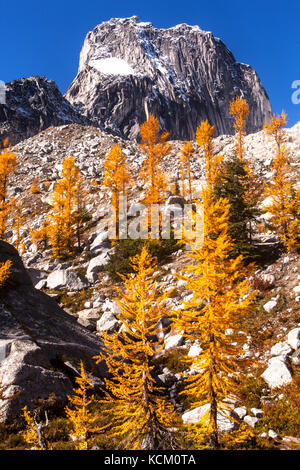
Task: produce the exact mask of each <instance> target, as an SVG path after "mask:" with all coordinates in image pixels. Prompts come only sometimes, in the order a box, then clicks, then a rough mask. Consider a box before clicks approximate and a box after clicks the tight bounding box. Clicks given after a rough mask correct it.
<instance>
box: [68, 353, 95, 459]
mask: <svg viewBox="0 0 300 470" xmlns="http://www.w3.org/2000/svg"><path fill="white" fill-rule="evenodd" d="M75 380H76V383H77V385H78V387H77V388H76V389H74V391H73V396H72V397H69V396H68V399H69V405H68V406H67V407H66V408H65V411H66V414H67V417H68V419H69V421H70V423H71V425H72V429H73V436H74V437H75V448H76V450H87V449H88V435H89V433H91V432H97V430H98V428H96V427H95V425H94V424H95V421H96V419H97V417H96V416H94V417H93V416H92V414H91V410H90V408H91V404H92V403H93V402H94V396H90V397H88V392H89V390H90V389H92V388H93V382H92V379H91V377H90V374H87V373H86V371H85V369H84V366H83V363H82V361H81V363H80V377H76V379H75Z"/></svg>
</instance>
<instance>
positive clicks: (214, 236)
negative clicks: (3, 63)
mask: <svg viewBox="0 0 300 470" xmlns="http://www.w3.org/2000/svg"><path fill="white" fill-rule="evenodd" d="M213 130H214V128H213V127H212V126H210V125H209V124H208V123H207V122H202V123H201V125H200V127H199V128H198V129H197V134H196V135H197V143H198V144H199V145H200V147H201V148H202V150H203V151H204V155H205V163H206V181H207V185H206V187H205V188H203V190H202V201H203V208H204V240H203V246H202V247H201V248H200V249H197V250H194V251H192V252H190V253H189V256H190V257H191V258H192V260H194V264H191V265H190V266H188V267H187V268H186V270H185V271H186V273H187V275H178V277H179V278H180V279H184V280H185V281H186V288H187V289H189V290H191V291H192V294H193V296H192V298H191V299H190V300H188V301H186V302H184V310H183V311H182V312H180V313H179V314H178V317H177V318H176V320H175V326H176V328H177V329H178V330H184V332H185V333H184V334H185V338H186V339H187V340H191V341H196V340H198V341H200V344H201V348H202V351H201V352H200V353H199V354H198V355H197V356H196V357H193V358H188V359H187V361H188V362H189V363H192V364H193V365H192V367H193V369H195V371H196V373H195V375H192V376H189V377H188V378H187V380H186V385H185V389H184V394H186V395H187V396H188V399H189V401H190V402H191V403H192V406H193V408H196V407H198V406H201V405H205V404H208V405H209V409H208V411H207V413H206V414H205V415H204V416H203V418H202V420H201V422H200V423H198V425H197V426H196V427H195V428H193V429H191V430H190V434H191V435H190V437H191V438H192V439H194V440H195V442H196V443H197V442H198V443H199V442H202V441H203V434H204V433H206V435H207V438H208V445H209V447H210V448H211V449H216V448H218V447H219V429H218V421H217V416H218V413H222V412H223V413H224V412H225V409H226V405H225V403H224V399H225V398H228V397H229V396H230V395H231V394H233V393H235V392H236V388H237V387H236V379H237V371H238V361H237V357H238V354H239V353H241V351H242V350H241V349H240V347H239V345H240V340H239V335H238V334H237V320H238V319H239V317H241V316H242V315H245V314H246V313H247V312H248V311H249V309H250V306H251V302H252V295H251V294H250V293H249V291H250V285H249V282H248V280H247V279H246V276H247V274H248V273H249V270H246V269H245V268H244V266H243V258H242V256H238V257H237V258H235V259H233V258H232V257H230V254H231V252H232V248H233V243H232V240H231V239H230V237H229V235H228V224H229V210H230V206H229V202H228V200H227V199H224V198H219V199H218V200H217V201H216V200H215V198H214V184H215V182H216V181H217V180H218V178H219V172H220V162H221V157H218V156H213V148H212V138H213ZM251 268H252V267H250V268H249V269H251ZM227 329H231V330H232V331H233V334H232V335H230V336H229V335H226V330H227Z"/></svg>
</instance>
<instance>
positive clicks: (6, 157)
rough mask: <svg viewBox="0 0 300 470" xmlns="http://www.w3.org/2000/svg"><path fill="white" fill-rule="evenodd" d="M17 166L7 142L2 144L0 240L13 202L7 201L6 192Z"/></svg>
mask: <svg viewBox="0 0 300 470" xmlns="http://www.w3.org/2000/svg"><path fill="white" fill-rule="evenodd" d="M16 165H17V157H16V155H15V154H14V153H12V152H11V151H10V147H9V145H8V140H7V139H6V140H5V141H4V144H3V150H2V152H1V153H0V239H1V240H3V239H4V238H5V232H6V226H7V219H8V216H9V214H10V212H11V210H12V207H13V202H14V200H13V199H12V200H11V201H8V199H7V191H8V185H9V180H10V177H11V175H12V174H13V173H14V171H15V168H16Z"/></svg>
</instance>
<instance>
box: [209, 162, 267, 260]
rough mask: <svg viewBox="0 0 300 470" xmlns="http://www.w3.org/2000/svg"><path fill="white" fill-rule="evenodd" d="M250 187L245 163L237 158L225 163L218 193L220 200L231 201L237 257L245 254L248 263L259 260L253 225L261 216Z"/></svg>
mask: <svg viewBox="0 0 300 470" xmlns="http://www.w3.org/2000/svg"><path fill="white" fill-rule="evenodd" d="M248 188H249V181H248V179H247V172H246V170H245V166H244V163H243V161H241V160H240V159H239V158H238V157H237V156H236V155H233V156H232V157H230V158H229V159H228V160H227V161H226V162H225V163H224V164H223V167H222V172H221V176H220V178H219V180H218V181H217V182H216V184H215V187H214V194H215V198H216V199H218V198H226V199H228V201H229V204H230V209H229V221H228V224H229V225H228V234H229V236H230V237H231V239H232V241H233V243H234V247H233V255H234V256H236V255H240V254H241V255H243V257H244V260H245V261H248V260H251V259H253V258H255V257H256V248H255V246H254V245H253V243H252V235H253V230H252V225H253V221H254V220H255V218H256V216H257V215H258V210H257V209H256V201H255V200H252V201H249V202H248V198H247V191H248Z"/></svg>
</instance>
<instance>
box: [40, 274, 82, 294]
mask: <svg viewBox="0 0 300 470" xmlns="http://www.w3.org/2000/svg"><path fill="white" fill-rule="evenodd" d="M47 287H48V289H62V288H65V289H67V290H69V291H76V290H81V289H85V288H86V287H88V280H87V279H86V278H85V277H84V276H81V275H80V274H77V273H74V272H73V271H67V270H65V269H58V270H56V271H53V272H52V273H50V274H49V276H48V277H47Z"/></svg>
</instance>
